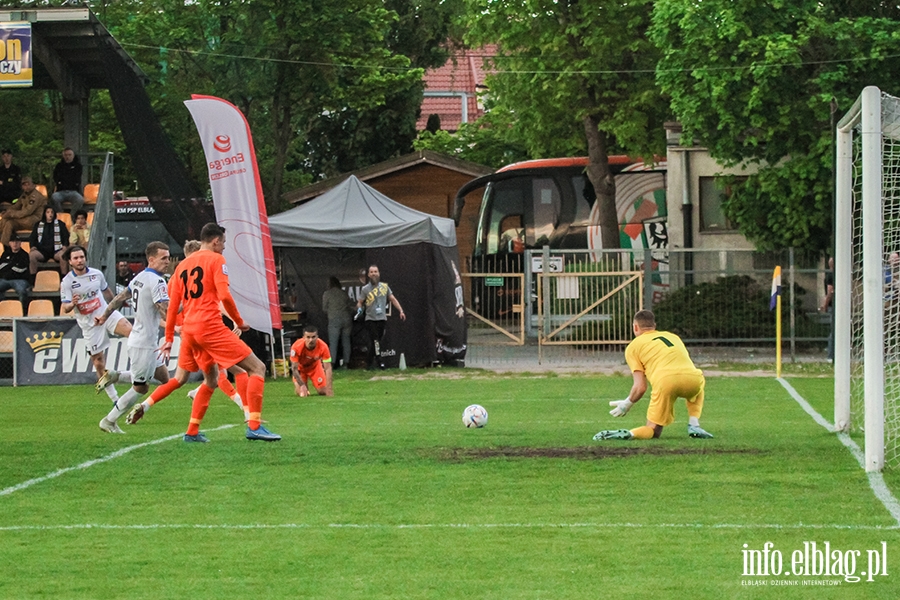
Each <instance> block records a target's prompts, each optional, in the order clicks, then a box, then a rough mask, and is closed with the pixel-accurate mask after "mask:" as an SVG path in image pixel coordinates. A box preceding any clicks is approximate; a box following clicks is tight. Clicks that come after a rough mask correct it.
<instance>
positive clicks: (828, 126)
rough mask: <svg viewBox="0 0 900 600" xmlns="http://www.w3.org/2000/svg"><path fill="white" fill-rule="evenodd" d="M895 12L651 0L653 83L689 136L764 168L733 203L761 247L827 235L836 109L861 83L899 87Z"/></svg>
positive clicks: (795, 1) (826, 240)
mask: <svg viewBox="0 0 900 600" xmlns="http://www.w3.org/2000/svg"><path fill="white" fill-rule="evenodd" d="M898 19H900V11H898V9H897V7H895V6H893V7H892V6H888V5H884V4H882V3H865V2H852V3H847V2H839V1H837V0H828V1H825V2H808V1H806V0H784V1H779V2H767V1H748V2H732V1H731V0H710V1H704V2H694V1H692V0H661V1H660V2H657V3H656V5H655V7H654V11H653V23H652V27H651V28H650V38H651V39H652V40H653V42H654V43H655V44H656V46H657V47H658V48H659V50H660V51H661V53H662V58H661V60H660V62H659V65H658V68H657V81H658V83H659V85H660V87H661V88H662V91H663V93H665V94H667V95H668V96H670V97H671V102H672V109H673V110H674V112H675V114H676V116H677V118H678V119H679V120H680V121H681V123H682V125H683V126H684V135H685V137H686V138H687V139H688V140H691V139H697V140H699V142H700V143H701V144H702V145H704V146H705V147H707V148H709V150H710V153H711V154H712V156H713V157H715V158H716V159H718V160H720V161H722V162H723V163H725V164H738V163H741V162H744V161H749V162H751V163H753V162H758V163H759V164H760V165H761V166H762V168H761V170H760V173H759V175H755V176H751V177H750V180H749V181H748V183H747V185H746V186H744V189H743V190H740V191H739V192H738V193H737V195H736V196H735V197H734V198H732V200H731V202H730V203H729V204H728V206H727V207H726V213H727V215H728V216H729V218H731V219H732V221H733V222H735V223H736V224H737V225H738V226H739V228H740V230H741V232H742V233H744V234H745V235H746V236H747V237H748V238H749V239H751V240H752V241H754V242H755V243H756V244H757V246H758V247H760V248H762V249H770V248H777V247H782V248H784V247H790V246H793V247H796V248H806V249H812V250H824V249H826V248H828V247H829V245H830V244H831V237H830V232H831V231H832V228H833V223H832V217H831V215H832V214H833V206H832V197H831V196H832V188H833V180H832V176H831V170H832V166H831V165H832V146H833V144H832V135H833V130H834V125H835V123H834V119H835V118H840V116H842V115H843V113H844V112H845V111H846V110H848V109H849V107H850V106H851V104H852V103H853V101H854V100H855V99H856V98H857V96H858V95H859V93H860V92H861V91H862V89H863V87H865V86H866V85H877V86H879V87H881V88H882V89H883V90H885V91H886V92H888V93H893V94H898V93H900V88H898V86H897V81H898V79H900V64H898V63H897V61H896V60H894V58H893V57H894V56H896V55H897V54H898V53H900V27H898V25H900V23H898ZM832 103H834V107H835V109H836V114H835V115H833V114H832Z"/></svg>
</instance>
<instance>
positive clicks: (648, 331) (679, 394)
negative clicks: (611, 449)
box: [594, 310, 712, 440]
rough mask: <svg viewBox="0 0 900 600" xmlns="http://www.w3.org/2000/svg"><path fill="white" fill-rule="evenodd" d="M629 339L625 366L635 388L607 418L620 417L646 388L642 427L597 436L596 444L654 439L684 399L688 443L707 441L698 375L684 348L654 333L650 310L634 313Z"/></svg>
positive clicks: (667, 334) (665, 333)
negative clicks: (630, 338)
mask: <svg viewBox="0 0 900 600" xmlns="http://www.w3.org/2000/svg"><path fill="white" fill-rule="evenodd" d="M632 328H633V330H634V336H635V337H634V339H633V340H632V341H631V343H630V344H628V347H627V348H625V362H627V363H628V367H629V368H630V369H631V372H632V376H633V377H634V384H633V385H632V386H631V391H630V392H629V393H628V397H627V398H625V399H624V400H615V401H613V402H610V403H609V405H610V406H612V407H613V409H612V410H611V411H609V414H611V415H612V416H614V417H624V416H625V415H626V414H628V411H629V410H630V409H631V407H632V406H634V404H635V402H637V401H638V400H640V399H641V398H642V397H643V395H644V392H646V391H647V382H648V381H649V382H650V387H651V388H652V391H651V392H650V406H648V407H647V424H646V425H644V426H643V427H637V428H635V429H632V430H631V431H629V430H628V429H610V430H605V431H601V432H599V433H598V434H597V435H595V436H594V439H595V440H630V439H639V440H649V439H651V438H658V437H659V436H660V435H661V434H662V430H663V427H665V426H666V425H669V424H671V423H672V422H674V421H675V400H677V399H678V398H685V399H687V409H688V417H689V418H688V435H689V436H690V437H692V438H711V437H712V434H711V433H709V432H708V431H705V430H703V429H702V428H701V427H700V414H701V413H702V412H703V388H704V387H705V386H706V380H705V379H704V378H703V372H702V371H701V370H700V369H698V368H697V367H695V366H694V362H693V361H692V360H691V357H690V356H689V355H688V351H687V348H685V347H684V343H683V342H682V341H681V338H679V337H678V336H677V335H675V334H674V333H670V332H668V331H657V330H656V318H655V317H654V316H653V313H652V312H650V311H649V310H641V311H638V312H637V313H636V314H635V315H634V322H633V323H632Z"/></svg>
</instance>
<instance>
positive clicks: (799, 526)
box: [0, 523, 900, 531]
mask: <svg viewBox="0 0 900 600" xmlns="http://www.w3.org/2000/svg"><path fill="white" fill-rule="evenodd" d="M80 529H98V530H138V531H152V530H166V529H207V530H215V529H218V530H241V529H246V530H260V529H269V530H273V529H309V530H328V529H380V530H390V529H395V530H401V529H775V530H803V529H814V530H847V531H891V530H897V529H900V526H893V525H891V526H881V525H840V524H830V525H829V524H810V523H794V524H787V525H785V524H775V523H756V524H754V523H745V524H740V523H713V524H707V523H394V524H388V523H322V524H312V523H276V524H265V523H247V524H218V525H216V524H204V523H195V524H190V523H168V524H165V523H157V524H144V525H141V524H133V525H113V524H100V523H76V524H70V525H9V526H0V531H60V530H80Z"/></svg>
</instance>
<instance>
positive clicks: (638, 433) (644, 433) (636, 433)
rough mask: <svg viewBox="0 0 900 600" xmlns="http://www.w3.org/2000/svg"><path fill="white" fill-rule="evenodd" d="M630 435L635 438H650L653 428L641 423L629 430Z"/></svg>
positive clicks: (651, 437)
mask: <svg viewBox="0 0 900 600" xmlns="http://www.w3.org/2000/svg"><path fill="white" fill-rule="evenodd" d="M631 437H632V438H633V439H635V440H652V439H653V428H652V427H647V426H646V425H643V426H641V427H636V428H634V429H632V430H631Z"/></svg>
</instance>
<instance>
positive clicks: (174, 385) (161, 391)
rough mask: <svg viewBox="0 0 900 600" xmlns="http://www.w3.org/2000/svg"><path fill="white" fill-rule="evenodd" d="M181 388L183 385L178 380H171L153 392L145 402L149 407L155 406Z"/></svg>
mask: <svg viewBox="0 0 900 600" xmlns="http://www.w3.org/2000/svg"><path fill="white" fill-rule="evenodd" d="M180 387H181V383H179V382H178V380H177V379H174V378H173V379H170V380H169V381H167V382H165V383H164V384H162V385H161V386H159V387H157V388H156V389H155V390H153V393H152V394H150V397H149V398H147V400H145V402H146V403H147V405H148V406H153V405H154V404H156V403H157V402H159V401H160V400H162V399H163V398H165V397H166V396H168V395H169V394H171V393H172V392H174V391H175V390H177V389H178V388H180Z"/></svg>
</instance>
